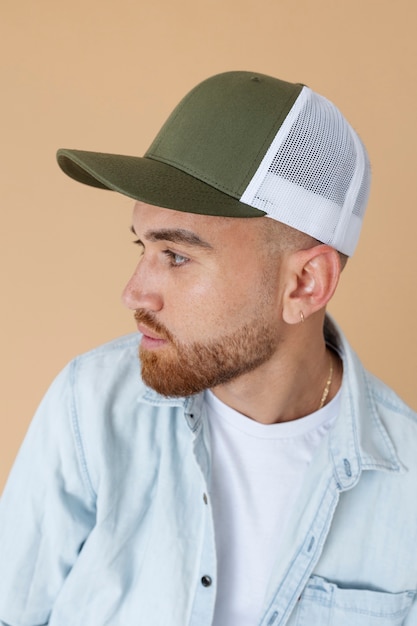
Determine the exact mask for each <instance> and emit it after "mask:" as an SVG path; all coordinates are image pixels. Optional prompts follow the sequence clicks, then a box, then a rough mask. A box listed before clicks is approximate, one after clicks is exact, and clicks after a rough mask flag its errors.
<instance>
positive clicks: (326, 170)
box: [57, 71, 370, 256]
mask: <svg viewBox="0 0 417 626" xmlns="http://www.w3.org/2000/svg"><path fill="white" fill-rule="evenodd" d="M57 159H58V163H59V166H60V167H61V168H62V170H63V171H64V172H65V173H66V174H67V175H68V176H70V177H72V178H74V179H75V180H77V181H79V182H82V183H85V184H87V185H91V186H93V187H98V188H101V189H110V190H113V191H117V192H119V193H122V194H124V195H126V196H129V197H131V198H134V199H136V200H141V201H143V202H146V203H148V204H151V205H156V206H160V207H164V208H168V209H174V210H177V211H186V212H191V213H199V214H204V215H217V216H225V217H260V216H268V217H270V218H273V219H275V220H277V221H279V222H283V223H284V224H287V225H288V226H292V227H293V228H295V229H297V230H300V231H302V232H304V233H307V234H308V235H310V236H311V237H314V238H315V239H317V240H318V241H320V242H322V243H326V244H328V245H330V246H332V247H334V248H335V249H336V250H339V251H340V252H342V253H344V254H346V255H348V256H350V255H352V253H353V251H354V249H355V247H356V244H357V241H358V238H359V233H360V228H361V225H362V219H363V215H364V212H365V207H366V203H367V199H368V194H369V186H370V166H369V160H368V156H367V154H366V150H365V148H364V146H363V144H362V142H361V140H360V138H359V137H358V135H357V134H356V132H355V131H354V130H353V128H352V127H351V126H350V124H349V123H348V122H347V121H346V119H345V118H344V117H343V115H342V114H341V113H340V111H339V110H338V109H337V108H336V106H335V105H333V104H332V103H331V102H330V101H329V100H327V99H326V98H324V97H323V96H320V95H319V94H317V93H315V92H314V91H312V90H311V89H310V88H309V87H307V86H305V85H302V84H298V83H290V82H286V81H282V80H279V79H277V78H273V77H271V76H266V75H264V74H258V73H253V72H243V71H236V72H225V73H222V74H218V75H216V76H212V77H211V78H208V79H207V80H204V81H203V82H201V83H200V84H198V85H197V86H196V87H194V89H192V90H191V91H190V92H189V93H188V94H187V95H186V96H185V97H184V98H183V99H182V100H181V102H180V103H179V104H178V106H177V107H176V108H175V109H174V111H173V112H172V114H171V115H170V117H169V118H168V120H167V121H166V122H165V124H164V125H163V126H162V128H161V130H160V131H159V133H158V134H157V136H156V138H155V139H154V141H153V143H152V144H151V146H150V148H149V149H148V150H147V152H146V153H145V155H144V156H143V157H138V156H123V155H119V154H105V153H100V152H87V151H84V150H68V149H61V150H59V151H58V153H57Z"/></svg>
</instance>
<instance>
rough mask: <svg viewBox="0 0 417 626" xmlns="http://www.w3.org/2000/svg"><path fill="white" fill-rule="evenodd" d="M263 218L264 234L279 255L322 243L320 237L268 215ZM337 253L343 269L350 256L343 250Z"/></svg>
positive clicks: (269, 244)
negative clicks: (312, 235)
mask: <svg viewBox="0 0 417 626" xmlns="http://www.w3.org/2000/svg"><path fill="white" fill-rule="evenodd" d="M261 220H262V230H263V235H264V237H265V240H266V243H267V245H268V246H269V247H270V249H271V251H272V254H274V255H278V256H279V255H281V254H282V253H283V252H295V251H297V250H307V249H308V248H313V247H314V246H318V245H320V244H322V242H321V241H319V240H318V239H315V238H314V237H311V236H310V235H307V234H306V233H303V232H301V231H300V230H296V229H295V228H293V227H292V226H288V225H287V224H284V223H282V222H278V221H277V220H275V219H272V218H268V217H266V218H264V219H262V218H261ZM337 253H338V255H339V259H340V267H341V269H342V270H343V269H344V267H345V265H346V263H347V260H348V258H349V257H348V256H347V255H346V254H343V252H339V251H337Z"/></svg>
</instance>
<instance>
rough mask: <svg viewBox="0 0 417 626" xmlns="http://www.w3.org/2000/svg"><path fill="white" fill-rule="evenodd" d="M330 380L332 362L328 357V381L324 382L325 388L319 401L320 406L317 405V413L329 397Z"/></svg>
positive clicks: (331, 378) (331, 377)
mask: <svg viewBox="0 0 417 626" xmlns="http://www.w3.org/2000/svg"><path fill="white" fill-rule="evenodd" d="M332 380H333V361H332V357H330V371H329V377H328V379H327V381H326V386H325V388H324V389H323V394H322V396H321V400H320V404H319V408H318V410H319V411H320V409H322V408H323V407H324V403H325V402H326V400H327V396H328V395H329V391H330V385H331V384H332Z"/></svg>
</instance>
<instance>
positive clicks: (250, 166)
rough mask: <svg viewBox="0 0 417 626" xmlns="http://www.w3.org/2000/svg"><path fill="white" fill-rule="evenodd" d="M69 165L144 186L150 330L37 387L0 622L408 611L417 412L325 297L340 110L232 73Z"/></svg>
mask: <svg viewBox="0 0 417 626" xmlns="http://www.w3.org/2000/svg"><path fill="white" fill-rule="evenodd" d="M58 162H59V164H60V166H61V168H62V169H63V170H64V172H66V173H67V174H68V175H69V176H71V177H72V178H75V179H76V180H78V181H80V182H83V183H86V184H89V185H93V186H96V187H101V188H104V189H112V190H116V191H118V192H120V193H122V194H125V195H127V196H130V197H132V198H134V199H135V200H136V203H135V206H134V212H133V222H132V230H133V232H134V234H135V237H136V238H137V241H136V243H137V245H138V257H139V259H138V265H137V268H136V270H135V272H134V274H133V276H132V278H131V279H130V281H129V283H128V285H127V286H126V288H125V291H124V301H125V303H126V305H127V306H128V307H130V308H131V309H132V312H133V314H134V317H135V320H136V324H137V328H138V330H139V334H137V333H136V334H134V335H133V336H129V337H127V338H123V339H120V340H117V341H114V342H112V343H110V344H107V345H105V346H103V347H101V348H98V349H97V350H95V351H92V352H90V353H88V354H87V355H84V356H81V357H79V358H77V359H75V360H74V361H73V362H72V363H70V364H69V366H68V367H67V368H66V369H65V370H64V371H63V372H62V373H61V374H60V375H59V376H58V378H57V379H56V380H55V382H54V383H53V385H52V387H51V389H50V390H49V392H48V393H47V395H46V397H45V399H44V401H43V403H42V404H41V407H40V409H39V412H38V413H37V415H36V417H35V419H34V421H33V423H32V425H31V428H30V430H29V433H28V435H27V437H26V440H25V442H24V444H23V446H22V449H21V451H20V454H19V457H18V459H17V461H16V464H15V466H14V468H13V470H12V473H11V476H10V479H9V482H8V485H7V487H6V490H5V493H4V495H3V498H2V500H1V504H0V623H1V624H3V625H8V626H38V625H41V624H50V625H51V626H70V625H71V626H72V625H73V624H82V625H83V626H104V625H111V626H118V625H120V626H121V625H123V626H125V625H129V626H131V625H133V624H146V625H147V626H148V625H155V626H159V625H162V624H169V625H172V626H185V625H190V626H211V625H214V626H237V625H239V626H255V625H256V626H278V625H280V626H282V625H284V624H288V625H289V626H323V625H324V624H332V625H335V626H347V625H351V624H354V625H355V626H388V625H394V624H395V625H400V624H405V625H407V626H416V625H417V604H416V603H415V601H414V599H415V593H416V589H417V561H416V558H415V545H416V541H417V500H416V498H414V496H413V494H414V492H415V485H416V479H417V459H416V455H415V442H416V435H417V426H416V416H415V414H414V413H413V412H412V411H411V410H410V409H409V408H407V407H406V406H405V405H404V404H403V403H402V402H401V401H400V400H399V399H398V398H397V397H396V396H395V394H394V393H393V392H392V391H390V390H389V389H388V388H386V387H385V386H384V385H383V384H382V383H381V382H379V381H378V380H376V379H375V378H374V377H372V375H370V374H369V373H367V372H366V371H365V370H364V369H363V367H362V365H361V364H360V362H359V361H358V359H357V357H356V355H355V354H354V353H353V352H352V350H351V348H350V347H349V345H348V344H347V342H346V340H345V339H344V337H343V334H342V333H341V331H340V330H339V329H337V327H336V326H335V324H334V323H333V322H332V321H331V320H330V319H329V318H328V317H327V316H326V313H325V310H326V305H327V303H328V301H329V300H330V298H331V297H332V295H333V293H334V290H335V288H336V286H337V282H338V279H339V275H340V271H341V268H342V266H343V265H344V263H345V261H346V257H347V256H350V255H351V254H352V253H353V251H354V248H355V246H356V243H357V240H358V236H359V231H360V226H361V222H362V218H363V214H364V210H365V205H366V201H367V196H368V188H369V178H370V177H369V164H368V159H367V155H366V152H365V149H364V148H363V145H362V143H361V141H360V140H359V138H358V137H357V135H356V133H355V132H354V131H353V130H352V128H351V127H350V126H349V124H348V123H347V122H346V120H345V119H344V118H343V117H342V115H341V114H340V112H339V111H338V110H337V109H336V107H334V105H332V104H331V103H330V102H328V101H327V100H325V99H324V98H322V97H321V96H319V95H317V94H315V93H314V92H312V91H311V90H310V89H308V88H307V87H303V86H302V85H295V84H290V83H286V82H283V81H279V80H277V79H274V78H271V77H267V76H264V75H261V74H252V73H247V72H229V73H226V74H221V75H219V76H215V77H212V78H210V79H208V80H207V81H204V82H203V83H201V84H200V85H198V86H197V87H196V88H195V89H194V90H193V91H192V92H190V94H188V95H187V96H186V97H185V98H184V100H183V101H182V102H181V103H180V104H179V105H178V107H177V108H176V109H175V111H174V112H173V114H172V115H171V117H170V118H169V120H168V121H167V123H166V124H165V125H164V127H163V128H162V130H161V131H160V133H159V134H158V136H157V138H156V139H155V141H154V142H153V144H152V146H151V148H150V149H149V151H148V152H147V154H146V155H145V157H144V158H136V157H124V156H116V155H106V154H97V153H89V152H81V151H76V150H61V151H59V153H58ZM138 356H139V358H138Z"/></svg>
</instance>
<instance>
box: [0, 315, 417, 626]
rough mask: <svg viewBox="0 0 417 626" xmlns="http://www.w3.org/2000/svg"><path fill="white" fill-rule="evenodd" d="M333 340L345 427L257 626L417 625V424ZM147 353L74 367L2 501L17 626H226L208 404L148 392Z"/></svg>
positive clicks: (301, 513) (0, 572)
mask: <svg viewBox="0 0 417 626" xmlns="http://www.w3.org/2000/svg"><path fill="white" fill-rule="evenodd" d="M326 327H327V330H326V332H327V341H328V343H330V344H332V345H333V346H334V347H336V348H337V350H338V351H339V353H340V354H341V356H342V358H343V362H344V376H343V384H342V389H341V395H342V397H341V409H340V415H339V416H338V418H337V420H336V421H335V424H334V426H333V428H332V430H331V431H330V432H329V433H328V436H327V437H326V438H325V440H324V441H323V442H322V444H321V446H320V448H319V449H318V451H317V453H316V455H315V457H314V459H313V462H312V464H311V465H310V467H309V473H308V476H307V479H306V481H305V483H304V486H303V489H302V492H301V494H300V497H299V498H298V501H297V504H296V507H295V509H294V511H293V513H292V521H291V523H290V524H289V527H288V531H287V534H286V536H285V538H284V539H285V540H284V541H283V542H280V545H282V544H283V545H284V548H283V549H281V551H280V553H279V554H277V555H276V565H275V568H274V571H273V574H272V576H271V579H270V583H269V586H268V589H266V590H265V605H264V613H263V617H262V619H261V621H260V622H259V624H258V625H254V626H283V625H284V624H286V625H288V626H327V625H332V626H388V625H390V626H392V625H400V624H405V625H406V626H417V602H416V601H415V594H416V589H417V558H416V556H417V555H416V546H417V497H416V485H417V423H416V415H415V414H414V413H413V412H412V411H411V409H409V408H408V407H406V406H405V405H404V404H403V403H402V401H401V400H400V399H399V398H398V397H397V396H396V395H395V394H394V393H393V392H392V391H391V390H389V389H388V388H387V387H386V386H384V385H383V384H382V383H381V382H379V381H378V380H377V379H376V378H374V377H373V376H372V375H370V374H369V373H367V372H366V371H365V370H364V369H363V367H362V365H361V364H360V362H359V360H358V358H357V357H356V355H355V354H354V352H353V351H352V350H351V348H350V347H349V345H348V344H347V342H346V340H345V339H344V337H343V335H342V334H341V333H340V331H338V330H337V329H336V328H335V326H334V325H333V323H332V322H331V321H330V320H329V319H328V320H327V323H326ZM138 339H139V337H138V335H132V336H128V337H126V338H122V339H120V340H116V341H113V342H111V343H110V344H107V345H105V346H102V347H100V348H98V349H96V350H94V351H92V352H89V353H88V354H86V355H83V356H81V357H78V358H77V359H75V360H74V361H73V362H71V363H70V364H69V365H68V366H67V367H66V368H65V369H64V371H63V372H62V373H61V374H60V375H59V376H58V377H57V379H56V380H55V381H54V383H53V384H52V386H51V388H50V390H49V391H48V393H47V394H46V396H45V398H44V400H43V401H42V403H41V406H40V408H39V410H38V412H37V414H36V416H35V418H34V420H33V422H32V424H31V426H30V428H29V431H28V434H27V436H26V438H25V441H24V442H23V445H22V447H21V450H20V452H19V455H18V458H17V460H16V462H15V465H14V467H13V469H12V471H11V474H10V477H9V480H8V483H7V485H6V488H5V491H4V493H3V496H2V498H1V500H0V624H1V625H3V626H4V625H8V626H40V625H44V624H49V625H50V626H78V625H81V624H82V626H105V625H106V626H107V625H109V626H110V625H111V626H122V625H123V626H135V625H138V626H142V625H143V626H145V625H146V626H160V625H163V624H167V625H169V626H188V625H189V626H210V625H211V623H212V618H213V610H214V603H215V596H216V548H215V538H214V528H213V520H212V514H211V504H210V486H209V485H210V442H209V439H208V428H207V423H206V416H205V413H204V403H203V399H202V395H196V396H193V397H191V398H186V399H172V398H171V399H170V398H163V397H161V396H159V395H158V394H156V393H155V392H153V391H151V390H149V389H148V388H146V387H145V386H144V384H143V383H142V382H141V379H140V371H139V361H138V358H137V347H138ZM271 550H274V546H273V545H271ZM225 626H237V625H231V624H227V625H225Z"/></svg>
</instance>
